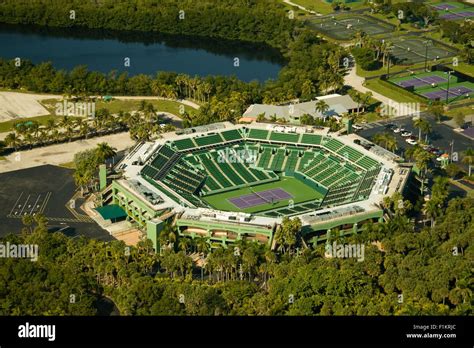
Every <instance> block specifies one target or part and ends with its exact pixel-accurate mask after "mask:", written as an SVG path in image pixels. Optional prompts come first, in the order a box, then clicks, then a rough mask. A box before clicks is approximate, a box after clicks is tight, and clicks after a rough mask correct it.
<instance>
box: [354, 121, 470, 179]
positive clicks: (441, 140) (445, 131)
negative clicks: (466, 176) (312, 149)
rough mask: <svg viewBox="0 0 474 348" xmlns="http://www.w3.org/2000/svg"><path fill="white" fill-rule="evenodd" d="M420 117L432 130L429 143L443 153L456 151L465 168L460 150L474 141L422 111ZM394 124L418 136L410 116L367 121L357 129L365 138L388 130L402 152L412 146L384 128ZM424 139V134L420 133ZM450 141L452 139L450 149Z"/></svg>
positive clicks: (370, 137) (460, 163) (463, 149)
mask: <svg viewBox="0 0 474 348" xmlns="http://www.w3.org/2000/svg"><path fill="white" fill-rule="evenodd" d="M422 117H423V118H425V119H426V120H428V122H429V123H430V124H431V127H432V132H431V134H430V135H429V136H428V139H429V142H430V144H432V145H433V146H434V147H436V148H438V149H440V150H442V151H443V152H444V153H447V154H451V150H452V151H453V152H457V153H458V154H459V163H457V164H458V165H460V166H461V167H462V168H464V169H465V170H467V166H466V165H464V164H462V162H461V160H462V152H463V151H465V150H466V149H468V148H474V142H473V141H472V140H471V139H469V138H467V137H466V136H464V135H461V134H459V133H457V132H455V131H454V130H453V129H452V128H451V127H449V126H447V125H445V124H442V123H441V124H440V123H437V122H436V120H435V119H434V118H433V117H429V116H428V115H427V114H426V113H422ZM389 123H391V124H395V125H396V126H403V128H405V130H406V131H409V132H411V133H412V135H413V136H415V137H418V129H417V128H415V127H414V126H413V119H412V116H406V117H399V118H397V119H396V120H383V121H378V122H374V123H368V124H364V125H362V127H363V128H364V129H363V130H361V131H359V132H358V134H359V135H360V136H362V137H364V138H366V139H369V140H372V137H373V136H374V135H376V134H378V133H383V132H389V133H390V134H393V135H395V138H396V139H397V144H398V151H397V152H398V153H403V152H404V151H405V150H406V149H407V148H409V147H412V146H413V145H410V144H408V143H407V142H406V138H404V137H402V136H401V133H398V134H396V133H394V132H393V131H392V130H389V129H387V128H386V125H387V124H389ZM422 136H423V139H424V134H423V135H422ZM451 141H453V144H452V149H451Z"/></svg>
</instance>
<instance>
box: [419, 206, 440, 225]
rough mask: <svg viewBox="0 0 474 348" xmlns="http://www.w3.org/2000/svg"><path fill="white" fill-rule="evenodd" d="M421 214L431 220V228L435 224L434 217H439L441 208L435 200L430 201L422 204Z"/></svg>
mask: <svg viewBox="0 0 474 348" xmlns="http://www.w3.org/2000/svg"><path fill="white" fill-rule="evenodd" d="M423 213H424V214H425V215H426V217H428V218H429V219H430V220H431V226H432V227H433V226H434V225H435V223H436V220H435V219H436V217H438V216H440V215H441V208H440V207H439V205H438V202H436V200H434V199H430V200H429V201H428V202H426V203H425V204H424V206H423Z"/></svg>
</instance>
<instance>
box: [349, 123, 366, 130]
mask: <svg viewBox="0 0 474 348" xmlns="http://www.w3.org/2000/svg"><path fill="white" fill-rule="evenodd" d="M352 128H354V129H355V130H362V129H364V128H362V127H361V126H359V125H357V124H353V125H352Z"/></svg>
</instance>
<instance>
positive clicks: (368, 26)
mask: <svg viewBox="0 0 474 348" xmlns="http://www.w3.org/2000/svg"><path fill="white" fill-rule="evenodd" d="M307 24H308V26H309V27H310V28H312V29H314V30H316V31H319V32H321V33H323V34H324V35H327V36H329V37H331V38H333V39H336V40H350V39H352V37H353V36H354V34H355V33H356V32H357V31H358V30H361V31H364V32H365V33H366V34H368V35H371V36H375V35H380V34H387V33H390V32H392V31H393V30H394V27H393V26H391V25H390V24H387V23H383V22H380V21H378V20H376V19H374V18H371V17H368V16H365V15H350V16H347V15H343V16H325V17H313V18H311V19H309V20H308V22H307Z"/></svg>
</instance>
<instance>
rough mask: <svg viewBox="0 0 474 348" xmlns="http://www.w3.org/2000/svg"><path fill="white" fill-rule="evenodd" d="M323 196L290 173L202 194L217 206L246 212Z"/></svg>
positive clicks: (207, 200)
mask: <svg viewBox="0 0 474 348" xmlns="http://www.w3.org/2000/svg"><path fill="white" fill-rule="evenodd" d="M272 198H273V201H272ZM322 198H324V195H323V194H321V193H319V192H318V191H316V190H314V189H313V188H311V187H310V186H308V185H306V184H305V183H303V182H301V181H300V180H298V179H296V178H294V177H291V176H283V177H281V179H280V180H279V181H274V182H270V183H266V184H261V185H257V186H253V187H244V188H240V189H237V190H233V191H228V192H223V193H217V194H214V195H210V196H205V197H201V199H203V200H204V201H206V202H207V203H209V204H210V205H211V206H212V207H213V208H215V209H218V210H225V211H241V212H245V213H258V212H264V211H267V210H270V209H276V208H283V207H288V206H289V205H290V204H298V203H303V202H308V201H316V200H319V199H322Z"/></svg>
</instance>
